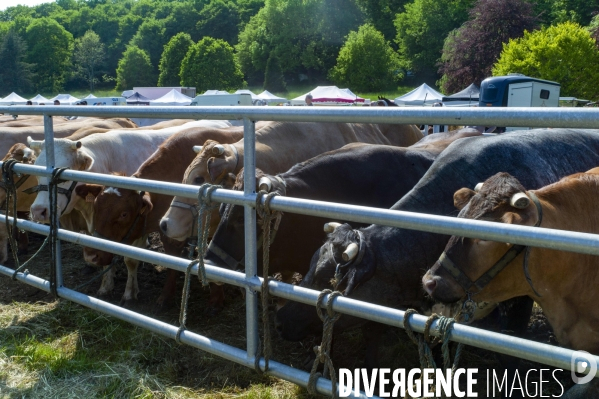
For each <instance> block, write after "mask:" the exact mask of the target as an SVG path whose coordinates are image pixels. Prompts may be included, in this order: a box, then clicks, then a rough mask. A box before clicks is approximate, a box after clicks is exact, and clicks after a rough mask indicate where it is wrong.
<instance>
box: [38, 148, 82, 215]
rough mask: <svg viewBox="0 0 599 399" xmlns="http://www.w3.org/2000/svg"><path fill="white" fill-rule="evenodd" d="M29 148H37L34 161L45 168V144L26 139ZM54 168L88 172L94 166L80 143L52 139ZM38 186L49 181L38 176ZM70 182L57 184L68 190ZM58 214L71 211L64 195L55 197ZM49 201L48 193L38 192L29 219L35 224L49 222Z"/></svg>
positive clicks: (68, 201)
mask: <svg viewBox="0 0 599 399" xmlns="http://www.w3.org/2000/svg"><path fill="white" fill-rule="evenodd" d="M27 142H28V143H29V146H30V148H32V149H34V148H39V149H40V153H39V156H38V157H37V159H36V160H35V164H36V165H41V166H46V151H45V143H44V142H41V141H35V140H30V139H29V138H28V139H27ZM54 164H55V165H54V166H55V167H56V168H69V169H73V170H90V169H91V168H92V166H93V164H94V160H93V158H92V157H91V155H90V154H89V153H88V152H87V151H86V150H85V148H82V144H81V142H80V141H72V140H69V139H54ZM37 181H38V184H40V185H48V183H49V181H50V179H49V178H47V177H42V176H38V177H37ZM71 183H72V182H70V181H67V182H64V183H61V184H59V185H58V186H59V187H62V188H64V189H65V190H68V189H69V188H70V186H71ZM57 207H58V212H62V213H69V212H70V211H71V210H72V209H73V204H72V202H71V201H70V198H67V197H66V195H64V194H58V196H57ZM49 209H50V201H49V197H48V191H39V192H38V193H37V196H36V198H35V200H34V201H33V204H32V205H31V218H32V219H33V220H34V221H37V222H43V223H48V222H49V221H50V212H49Z"/></svg>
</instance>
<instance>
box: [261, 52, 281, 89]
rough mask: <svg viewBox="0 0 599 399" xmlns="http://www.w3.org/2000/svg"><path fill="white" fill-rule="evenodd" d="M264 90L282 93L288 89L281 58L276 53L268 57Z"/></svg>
mask: <svg viewBox="0 0 599 399" xmlns="http://www.w3.org/2000/svg"><path fill="white" fill-rule="evenodd" d="M264 90H268V91H270V92H273V93H274V92H278V93H282V92H285V91H286V90H287V83H285V77H284V76H283V70H282V69H281V64H280V63H279V59H278V58H277V57H276V56H275V55H271V56H270V57H268V62H267V63H266V72H264Z"/></svg>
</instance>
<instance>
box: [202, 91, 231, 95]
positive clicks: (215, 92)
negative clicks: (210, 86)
mask: <svg viewBox="0 0 599 399" xmlns="http://www.w3.org/2000/svg"><path fill="white" fill-rule="evenodd" d="M216 94H229V92H228V91H223V90H206V92H205V93H203V94H202V95H210V96H214V95H216Z"/></svg>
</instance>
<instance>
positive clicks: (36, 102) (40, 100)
mask: <svg viewBox="0 0 599 399" xmlns="http://www.w3.org/2000/svg"><path fill="white" fill-rule="evenodd" d="M30 101H31V102H32V103H33V105H39V104H40V103H44V104H45V105H50V104H52V101H50V100H48V99H47V98H46V97H44V96H42V95H41V94H38V95H37V96H35V97H33V98H32V99H31V100H30Z"/></svg>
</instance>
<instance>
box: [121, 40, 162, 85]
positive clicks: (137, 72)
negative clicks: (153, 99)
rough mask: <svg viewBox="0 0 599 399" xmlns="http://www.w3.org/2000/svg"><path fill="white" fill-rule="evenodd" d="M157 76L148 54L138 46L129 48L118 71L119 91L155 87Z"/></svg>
mask: <svg viewBox="0 0 599 399" xmlns="http://www.w3.org/2000/svg"><path fill="white" fill-rule="evenodd" d="M155 84H156V75H155V74H154V68H153V67H152V63H151V62H150V57H149V56H148V53H146V52H145V51H143V50H142V49H140V48H139V47H137V46H133V45H131V46H127V50H125V53H124V54H123V58H121V60H120V61H119V66H118V68H117V69H116V88H117V90H126V89H132V88H133V86H154V85H155Z"/></svg>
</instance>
